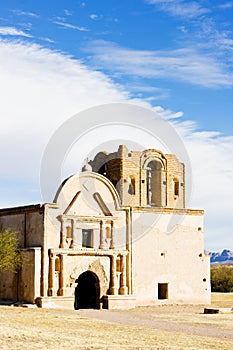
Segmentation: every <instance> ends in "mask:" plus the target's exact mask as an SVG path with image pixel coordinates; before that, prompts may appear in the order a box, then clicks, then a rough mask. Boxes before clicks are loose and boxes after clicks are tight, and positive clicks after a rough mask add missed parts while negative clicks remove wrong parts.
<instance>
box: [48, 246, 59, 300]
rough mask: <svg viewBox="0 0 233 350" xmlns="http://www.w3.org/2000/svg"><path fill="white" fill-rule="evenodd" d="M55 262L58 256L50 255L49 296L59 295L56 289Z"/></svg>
mask: <svg viewBox="0 0 233 350" xmlns="http://www.w3.org/2000/svg"><path fill="white" fill-rule="evenodd" d="M55 260H56V255H54V254H52V253H51V254H50V257H49V291H48V294H49V296H51V297H52V296H54V295H57V293H56V289H55Z"/></svg>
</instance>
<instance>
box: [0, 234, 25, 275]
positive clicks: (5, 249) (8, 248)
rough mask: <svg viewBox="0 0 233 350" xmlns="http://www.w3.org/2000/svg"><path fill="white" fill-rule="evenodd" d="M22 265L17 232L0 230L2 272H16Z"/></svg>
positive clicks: (0, 264)
mask: <svg viewBox="0 0 233 350" xmlns="http://www.w3.org/2000/svg"><path fill="white" fill-rule="evenodd" d="M20 266H21V256H20V253H19V251H18V239H17V236H16V232H12V231H10V230H5V231H3V232H0V272H1V271H12V272H16V271H17V270H18V269H19V268H20Z"/></svg>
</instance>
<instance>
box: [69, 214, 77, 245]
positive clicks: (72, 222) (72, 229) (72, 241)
mask: <svg viewBox="0 0 233 350" xmlns="http://www.w3.org/2000/svg"><path fill="white" fill-rule="evenodd" d="M74 223H75V220H74V219H71V242H70V248H75V247H76V244H75V241H74Z"/></svg>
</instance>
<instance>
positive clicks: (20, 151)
mask: <svg viewBox="0 0 233 350" xmlns="http://www.w3.org/2000/svg"><path fill="white" fill-rule="evenodd" d="M0 53H1V55H0V76H1V80H0V95H1V96H2V99H1V104H0V123H1V129H0V150H1V151H0V152H1V175H0V192H1V197H0V198H1V202H0V205H1V206H2V207H4V206H9V205H21V204H25V203H29V202H40V200H41V199H40V193H39V188H40V185H39V172H40V162H41V158H42V155H43V152H44V148H45V146H46V144H47V142H48V141H49V139H50V138H51V136H52V134H53V133H54V131H55V130H56V129H57V128H58V127H59V126H60V125H62V123H63V122H65V121H66V120H67V119H68V118H70V117H71V116H73V115H74V114H76V113H78V112H79V111H82V110H84V109H86V108H89V107H93V106H96V105H99V104H104V103H112V102H130V103H134V104H139V105H142V106H145V107H148V108H152V106H151V105H150V104H148V103H146V102H144V101H142V100H140V99H138V100H132V99H130V97H129V94H128V93H127V92H126V91H125V90H124V89H123V88H122V87H120V86H119V85H115V84H114V83H113V82H112V81H111V80H110V79H109V78H108V77H107V76H106V75H104V74H102V73H99V72H96V71H93V70H91V69H89V68H87V67H86V66H84V65H83V64H81V63H80V62H79V61H78V60H75V59H72V58H70V57H68V56H65V55H63V54H61V53H59V52H55V51H52V50H48V49H44V48H43V47H41V46H38V45H32V44H29V43H28V44H25V43H20V42H9V41H0ZM154 110H155V111H156V112H157V113H159V114H161V115H163V116H164V117H165V118H166V119H170V120H171V121H172V123H173V125H174V126H175V128H176V130H177V131H178V132H179V133H180V135H181V137H182V139H183V141H184V143H185V145H186V147H187V149H188V151H189V154H190V158H191V161H192V168H193V175H194V176H193V178H194V184H193V199H192V203H191V204H192V206H193V207H194V208H195V207H200V208H203V209H205V211H206V217H205V218H206V219H205V220H206V225H205V233H206V238H207V241H206V242H207V244H206V248H207V249H208V250H221V249H223V248H225V247H226V248H231V245H232V236H231V235H232V227H233V216H232V213H231V210H232V207H233V205H232V200H233V193H232V191H233V187H232V183H233V169H232V164H233V159H232V158H233V138H232V137H230V136H229V137H224V136H222V135H220V134H218V133H209V132H208V133H207V132H202V133H200V132H199V133H197V128H196V125H195V123H194V122H192V121H191V122H187V121H186V122H185V123H182V122H181V121H180V119H179V117H180V116H182V112H178V113H173V112H171V111H168V110H165V109H163V108H162V107H159V106H157V107H154ZM112 138H113V139H114V134H113V137H112ZM145 142H146V141H145ZM77 157H78V155H77ZM74 169H75V170H76V165H74ZM77 170H79V169H77Z"/></svg>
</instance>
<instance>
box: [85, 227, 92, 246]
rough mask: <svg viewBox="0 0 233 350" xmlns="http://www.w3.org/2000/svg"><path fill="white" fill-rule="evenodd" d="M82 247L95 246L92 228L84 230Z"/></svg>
mask: <svg viewBox="0 0 233 350" xmlns="http://www.w3.org/2000/svg"><path fill="white" fill-rule="evenodd" d="M82 247H83V248H93V230H90V229H83V230H82Z"/></svg>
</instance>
